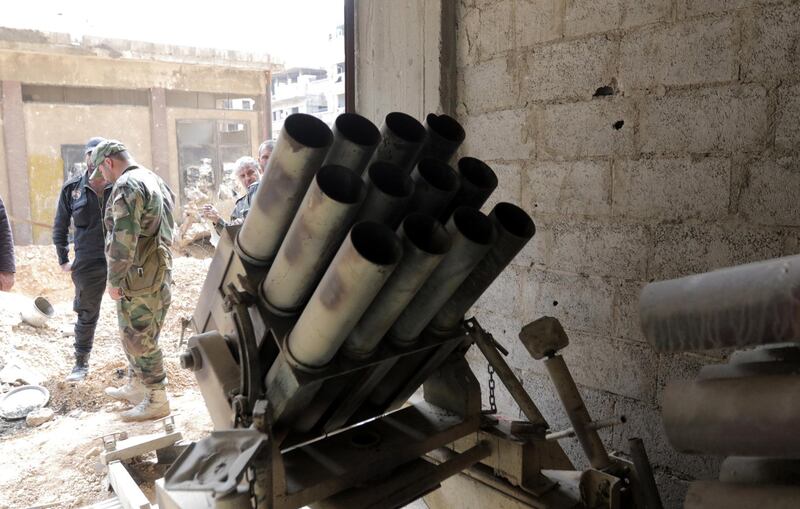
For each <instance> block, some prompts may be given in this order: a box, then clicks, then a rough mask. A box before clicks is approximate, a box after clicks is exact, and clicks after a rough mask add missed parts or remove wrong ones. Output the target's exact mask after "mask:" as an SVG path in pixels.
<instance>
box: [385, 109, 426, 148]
mask: <svg viewBox="0 0 800 509" xmlns="http://www.w3.org/2000/svg"><path fill="white" fill-rule="evenodd" d="M384 122H385V123H386V127H388V128H389V130H390V131H391V132H392V133H394V134H395V135H396V136H397V137H399V138H402V139H404V140H405V141H408V142H410V143H420V142H422V141H423V140H424V139H425V128H424V127H423V126H422V124H421V123H420V122H419V120H417V119H416V118H414V117H412V116H411V115H406V114H405V113H402V112H399V111H393V112H391V113H389V114H388V115H386V120H385V121H384Z"/></svg>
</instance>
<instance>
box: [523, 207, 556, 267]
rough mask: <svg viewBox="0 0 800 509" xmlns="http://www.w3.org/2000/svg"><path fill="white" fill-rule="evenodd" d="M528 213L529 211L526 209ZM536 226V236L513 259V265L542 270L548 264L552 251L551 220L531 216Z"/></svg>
mask: <svg viewBox="0 0 800 509" xmlns="http://www.w3.org/2000/svg"><path fill="white" fill-rule="evenodd" d="M528 212H529V213H530V209H528ZM531 217H532V218H533V223H534V224H535V225H536V234H535V235H534V236H533V239H531V241H530V242H528V243H527V244H526V245H525V247H523V248H522V251H520V252H519V254H518V255H517V257H516V258H515V259H514V262H513V263H515V264H517V265H520V266H523V267H537V268H540V269H543V268H545V267H547V266H548V265H549V264H550V253H551V252H552V251H553V230H552V228H551V227H550V221H551V218H549V217H546V216H543V215H541V214H535V213H533V214H531Z"/></svg>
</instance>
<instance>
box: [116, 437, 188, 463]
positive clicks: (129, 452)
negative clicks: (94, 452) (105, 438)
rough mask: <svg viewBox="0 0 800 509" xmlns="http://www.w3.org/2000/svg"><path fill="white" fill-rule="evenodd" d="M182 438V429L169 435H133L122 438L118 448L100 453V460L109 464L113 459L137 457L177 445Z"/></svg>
mask: <svg viewBox="0 0 800 509" xmlns="http://www.w3.org/2000/svg"><path fill="white" fill-rule="evenodd" d="M181 440H183V435H181V432H180V431H175V432H172V433H170V434H168V435H164V434H151V435H139V436H135V437H131V438H129V439H127V440H120V441H119V442H117V448H116V449H114V450H113V451H103V452H102V453H100V461H101V462H103V463H105V464H106V465H107V464H109V463H111V462H112V461H121V460H127V459H131V458H135V457H136V456H141V455H142V454H147V453H148V452H150V451H155V450H157V449H162V448H164V447H169V446H172V445H175V444H176V443H177V442H179V441H181Z"/></svg>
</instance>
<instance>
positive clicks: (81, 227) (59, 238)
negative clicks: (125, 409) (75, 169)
mask: <svg viewBox="0 0 800 509" xmlns="http://www.w3.org/2000/svg"><path fill="white" fill-rule="evenodd" d="M101 141H104V138H92V139H91V140H89V142H88V143H87V144H86V151H85V153H86V166H87V170H86V171H84V172H83V173H82V174H80V175H77V176H75V177H74V178H72V179H70V180H68V181H67V182H66V183H65V184H64V187H63V188H62V189H61V195H60V196H59V198H58V207H57V209H56V219H55V222H54V224H53V244H55V245H56V253H57V254H58V264H59V265H60V266H61V270H63V271H64V272H69V273H70V274H71V275H72V282H73V283H74V284H75V300H74V301H73V306H72V308H73V310H74V311H75V312H76V313H77V314H78V319H77V321H76V322H75V366H74V367H73V368H72V372H71V373H70V374H69V375H68V376H67V381H69V382H79V381H81V380H83V379H84V378H86V374H87V373H88V371H89V354H90V353H91V351H92V343H93V342H94V330H95V327H96V326H97V320H98V318H99V317H100V302H101V301H102V299H103V293H104V291H105V288H106V258H105V235H104V232H103V212H104V210H105V204H106V201H107V200H108V197H109V196H110V194H111V184H109V183H107V182H106V181H105V180H104V179H103V178H102V177H100V178H99V179H94V180H92V179H90V178H89V176H90V175H91V174H92V172H93V171H94V168H93V167H92V164H91V158H90V157H89V156H90V155H91V152H92V149H94V147H96V146H97V145H98V144H99V143H100V142H101ZM70 221H71V222H72V224H73V226H74V237H73V238H74V243H75V259H74V260H73V261H72V262H70V261H69V238H68V235H69V226H70Z"/></svg>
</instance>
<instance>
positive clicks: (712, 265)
mask: <svg viewBox="0 0 800 509" xmlns="http://www.w3.org/2000/svg"><path fill="white" fill-rule="evenodd" d="M787 236H788V233H787V231H785V230H780V229H772V228H764V227H763V226H761V227H759V226H751V225H747V224H731V223H719V224H682V225H658V226H655V227H654V228H653V248H652V252H651V256H650V261H649V263H648V270H647V278H646V279H647V280H650V281H659V280H663V279H673V278H677V277H683V276H687V275H689V274H698V273H701V272H708V271H710V270H714V269H719V268H723V267H730V266H732V265H741V264H743V263H749V262H754V261H759V260H767V259H770V258H776V257H780V256H783V255H784V254H788V253H784V240H785V238H786V237H787Z"/></svg>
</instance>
